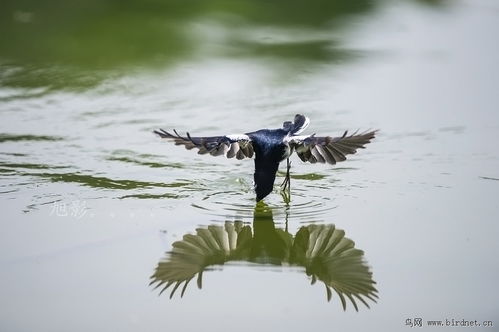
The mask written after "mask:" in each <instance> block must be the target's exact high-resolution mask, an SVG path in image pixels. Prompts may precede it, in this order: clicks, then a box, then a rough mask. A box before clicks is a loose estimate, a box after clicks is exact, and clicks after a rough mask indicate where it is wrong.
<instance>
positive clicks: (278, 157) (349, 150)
mask: <svg viewBox="0 0 499 332" xmlns="http://www.w3.org/2000/svg"><path fill="white" fill-rule="evenodd" d="M309 124H310V120H309V118H308V117H306V116H304V115H301V114H297V115H296V116H295V118H294V121H286V122H284V123H283V125H282V128H278V129H260V130H257V131H253V132H249V133H245V134H237V135H224V136H207V137H200V136H199V137H195V136H191V135H190V134H189V133H186V135H185V136H182V135H180V134H179V133H178V132H177V131H176V130H173V133H170V132H167V131H165V130H163V129H159V130H155V131H154V133H156V134H158V135H159V136H160V137H161V138H165V139H170V140H173V142H174V143H175V145H184V146H185V148H186V149H188V150H190V149H193V148H196V149H198V154H210V155H212V156H222V155H223V156H226V157H227V158H234V157H235V158H236V159H245V158H252V157H253V156H255V173H254V181H255V192H256V201H257V202H258V201H260V200H262V199H263V198H264V197H266V196H267V195H268V194H270V193H271V192H272V190H273V186H274V181H275V177H276V173H277V169H278V167H279V163H280V162H281V161H283V160H284V159H286V160H287V171H286V177H285V180H284V182H283V183H282V187H283V189H286V188H288V189H289V187H290V175H289V170H290V167H291V164H290V162H289V156H290V155H291V154H292V153H293V152H296V154H297V155H298V157H299V158H300V159H301V160H302V161H304V162H310V163H312V164H315V163H328V164H332V165H334V164H336V163H337V162H340V161H343V160H345V159H346V157H345V156H346V155H348V154H353V153H355V152H357V149H361V148H364V145H366V144H368V143H369V142H370V141H371V140H372V139H373V138H374V137H375V134H376V132H377V131H376V130H372V131H367V132H363V133H360V134H359V133H357V132H355V133H353V134H351V135H349V134H348V132H347V131H345V132H344V133H343V135H342V136H339V137H330V136H316V135H315V134H312V135H299V134H301V133H302V132H303V131H304V130H305V129H306V128H307V127H308V125H309Z"/></svg>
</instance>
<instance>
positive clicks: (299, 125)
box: [282, 114, 310, 135]
mask: <svg viewBox="0 0 499 332" xmlns="http://www.w3.org/2000/svg"><path fill="white" fill-rule="evenodd" d="M309 124H310V119H309V118H307V117H306V116H305V115H302V114H296V115H295V118H294V120H293V122H291V121H286V122H284V123H283V126H282V127H283V129H286V130H289V133H290V134H291V135H298V134H299V133H301V132H302V131H304V130H305V129H306V128H307V127H308V125H309Z"/></svg>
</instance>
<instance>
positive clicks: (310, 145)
mask: <svg viewBox="0 0 499 332" xmlns="http://www.w3.org/2000/svg"><path fill="white" fill-rule="evenodd" d="M376 132H377V130H373V131H367V132H364V133H361V134H357V132H355V133H353V134H352V135H348V132H347V131H345V133H344V134H343V136H341V137H330V136H325V137H317V136H315V134H314V135H310V136H291V137H289V138H288V139H287V141H288V143H289V145H290V147H292V148H294V150H295V151H296V154H297V155H298V157H300V159H301V160H303V161H308V162H310V163H312V164H315V163H317V162H319V163H329V164H332V165H334V164H336V163H337V162H340V161H343V160H345V159H346V157H345V155H347V154H353V153H355V152H357V149H363V148H364V145H366V144H368V143H369V142H370V141H371V140H372V139H373V138H374V136H375V135H376Z"/></svg>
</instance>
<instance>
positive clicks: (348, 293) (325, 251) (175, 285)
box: [150, 203, 378, 311]
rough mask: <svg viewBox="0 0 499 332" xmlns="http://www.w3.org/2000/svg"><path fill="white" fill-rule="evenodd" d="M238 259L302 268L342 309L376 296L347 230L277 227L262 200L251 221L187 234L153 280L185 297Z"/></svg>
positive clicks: (318, 226) (252, 264) (316, 226)
mask: <svg viewBox="0 0 499 332" xmlns="http://www.w3.org/2000/svg"><path fill="white" fill-rule="evenodd" d="M235 262H238V263H247V266H248V267H252V268H255V267H257V268H258V267H261V266H280V267H282V268H284V269H286V268H290V269H293V270H296V267H299V268H302V269H303V272H304V273H305V274H306V275H307V276H308V277H309V278H310V280H311V283H312V284H315V283H316V282H317V281H319V282H320V283H322V284H323V285H324V287H325V291H326V298H327V300H328V301H330V300H331V299H332V297H333V292H335V293H336V295H337V296H338V298H339V299H340V301H341V304H342V307H343V310H346V307H347V301H350V302H351V304H352V305H353V307H354V308H355V310H356V311H358V302H361V303H363V304H364V305H365V306H366V307H368V308H369V304H368V301H369V300H370V301H373V302H376V300H377V298H378V291H377V289H376V288H375V285H376V282H375V281H374V280H373V277H372V272H371V270H370V267H369V266H368V264H367V262H366V261H365V259H364V252H363V251H362V250H360V249H357V248H355V243H354V241H352V240H351V239H349V238H347V237H345V231H343V230H340V229H337V228H336V227H335V226H334V225H332V224H310V225H307V226H302V227H301V228H300V229H299V230H298V231H297V232H296V234H291V233H290V232H289V231H288V230H287V225H285V227H284V228H279V227H276V224H275V223H274V219H273V214H272V210H271V209H270V208H269V207H268V206H266V205H265V204H264V203H260V204H258V205H257V206H256V207H255V209H254V215H253V223H252V225H251V226H250V225H247V224H245V223H243V222H241V221H235V222H226V223H225V225H223V226H222V225H219V224H212V225H209V226H207V227H200V228H198V229H196V234H185V235H184V236H183V239H182V240H180V241H177V242H175V243H173V248H172V250H171V251H170V252H168V253H167V254H166V256H165V257H164V258H162V259H161V260H160V262H159V263H158V265H157V267H156V270H155V272H154V274H153V275H152V276H151V283H150V285H151V286H154V288H155V289H159V290H160V294H162V293H163V292H165V291H166V290H167V289H169V288H170V287H171V290H170V298H172V297H173V296H174V294H175V293H176V292H177V291H180V296H181V297H182V296H183V295H184V294H185V292H186V290H187V287H188V285H189V283H190V282H191V281H192V280H193V279H194V278H196V284H197V287H198V288H199V289H201V288H202V282H203V273H204V272H205V271H210V270H213V269H215V268H216V269H219V268H220V267H221V266H222V265H225V264H230V263H235Z"/></svg>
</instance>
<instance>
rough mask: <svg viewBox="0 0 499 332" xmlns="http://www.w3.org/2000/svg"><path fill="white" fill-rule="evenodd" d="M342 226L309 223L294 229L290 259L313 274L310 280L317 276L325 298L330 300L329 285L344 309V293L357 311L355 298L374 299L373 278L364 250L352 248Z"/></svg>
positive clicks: (313, 281)
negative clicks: (323, 288) (324, 290)
mask: <svg viewBox="0 0 499 332" xmlns="http://www.w3.org/2000/svg"><path fill="white" fill-rule="evenodd" d="M344 236H345V232H344V231H343V230H339V229H336V228H335V227H334V225H309V226H306V227H302V228H300V230H299V231H298V233H296V236H295V241H294V244H293V248H292V250H291V257H290V263H291V264H296V265H301V266H304V267H305V269H306V273H307V275H309V276H312V284H313V283H315V282H316V281H317V279H319V280H320V281H322V282H323V283H324V285H325V286H326V292H327V299H328V301H330V300H331V297H332V292H331V288H332V289H334V291H335V292H336V293H337V294H338V296H339V298H340V300H341V304H342V306H343V310H345V309H346V299H345V296H346V297H347V298H348V299H349V300H350V302H352V304H353V306H354V307H355V310H357V311H358V307H357V304H356V299H358V300H359V301H361V302H362V303H364V304H365V305H366V306H367V307H368V308H369V305H368V304H367V302H366V301H365V299H364V298H363V297H366V298H368V299H370V300H372V301H374V302H376V299H377V298H378V296H377V292H378V291H377V290H376V288H375V287H374V285H375V284H376V282H375V281H374V280H373V279H372V272H371V271H370V269H369V267H368V266H367V264H366V263H365V261H364V258H363V256H364V252H363V251H362V250H359V249H355V248H354V245H355V244H354V242H353V241H352V240H350V239H348V238H346V237H344Z"/></svg>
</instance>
